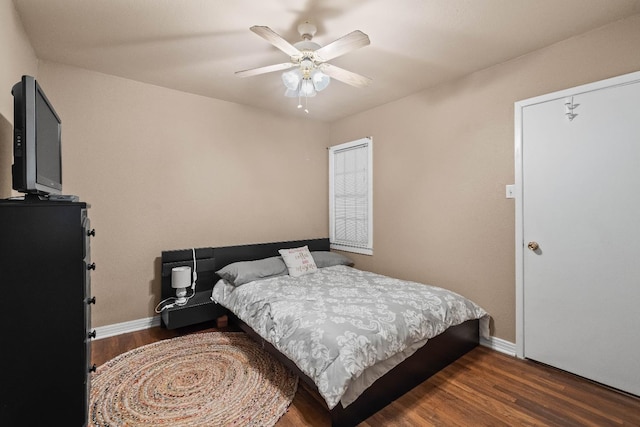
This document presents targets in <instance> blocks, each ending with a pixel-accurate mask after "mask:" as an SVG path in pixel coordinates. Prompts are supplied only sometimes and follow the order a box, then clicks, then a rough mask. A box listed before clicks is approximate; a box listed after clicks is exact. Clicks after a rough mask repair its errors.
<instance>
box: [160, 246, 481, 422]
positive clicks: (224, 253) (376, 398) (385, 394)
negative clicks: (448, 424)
mask: <svg viewBox="0 0 640 427" xmlns="http://www.w3.org/2000/svg"><path fill="white" fill-rule="evenodd" d="M305 245H306V246H308V247H309V250H311V251H328V250H329V239H326V238H324V239H311V240H296V241H286V242H273V243H259V244H253V245H240V246H225V247H211V248H197V249H196V262H197V264H198V265H197V266H198V290H199V292H205V293H206V292H208V293H209V294H210V292H211V289H212V288H213V285H214V284H215V283H216V282H217V281H218V279H219V277H218V276H217V275H216V274H215V271H217V270H219V269H221V268H222V267H224V266H226V265H228V264H231V263H233V262H237V261H251V260H256V259H262V258H267V257H271V256H277V255H279V254H278V249H290V248H296V247H300V246H305ZM162 259H163V262H162V276H163V281H162V286H163V287H165V286H169V287H170V286H171V284H170V282H168V283H167V282H166V280H165V278H166V276H167V275H165V274H164V273H165V271H168V272H170V270H171V267H173V266H176V265H192V264H193V262H192V252H191V249H183V250H177V251H165V252H163V253H162ZM169 280H170V279H169ZM229 317H230V319H231V321H232V322H235V323H236V324H237V325H238V326H239V327H240V328H241V329H242V330H243V331H245V332H246V333H247V334H248V335H249V336H251V337H252V338H253V339H255V340H256V341H258V342H259V343H261V344H262V345H263V347H264V348H265V349H266V350H268V351H269V352H270V353H271V354H273V355H274V356H275V357H276V358H277V359H278V360H280V361H281V362H282V363H283V364H284V365H285V366H287V367H288V368H289V369H291V371H293V372H295V373H296V374H297V375H298V376H299V378H300V379H301V380H302V381H304V382H305V384H306V385H307V386H308V388H310V389H311V390H314V391H315V392H317V387H316V385H315V384H314V382H313V381H312V380H311V378H309V377H308V376H307V375H305V374H304V373H303V372H302V371H300V369H299V368H298V367H297V366H296V365H295V363H293V362H292V361H291V360H290V359H288V358H287V357H286V356H284V355H283V354H282V353H280V352H279V351H278V350H277V349H276V348H275V347H273V346H272V345H271V344H270V343H268V342H266V341H264V340H263V339H262V338H261V337H260V336H259V335H258V334H257V333H256V332H255V331H254V330H253V329H251V328H250V327H249V326H248V325H247V324H245V323H244V322H242V321H241V320H240V319H238V318H237V317H236V316H234V315H233V314H230V315H229ZM478 343H479V325H478V320H469V321H467V322H465V323H463V324H461V325H458V326H454V327H451V328H449V329H447V330H446V331H445V332H443V333H442V334H440V335H438V336H436V337H434V338H432V339H430V340H429V341H427V343H426V344H425V345H424V346H423V347H421V348H420V349H418V350H417V351H416V352H415V353H414V354H413V355H411V356H410V357H408V358H407V359H406V360H404V361H403V362H402V363H400V364H399V365H398V366H396V367H395V368H393V369H392V370H391V371H389V372H387V374H385V375H384V376H382V377H381V378H379V379H378V380H377V381H376V382H375V383H373V384H372V385H371V386H370V387H369V388H368V389H367V390H365V392H364V393H363V394H362V395H361V396H360V397H359V398H358V399H357V400H356V401H355V402H353V403H352V404H350V405H349V406H347V407H346V408H343V407H342V404H340V403H338V405H336V406H335V407H334V408H333V409H332V410H330V414H331V424H332V426H355V425H356V424H358V423H360V422H362V421H364V420H365V419H367V418H368V417H369V416H371V415H373V414H374V413H376V412H378V411H379V410H380V409H382V408H384V407H385V406H386V405H388V404H389V403H391V402H393V401H394V400H396V399H397V398H398V397H400V396H402V395H403V394H405V393H406V392H408V391H409V390H411V389H412V388H414V387H415V386H417V385H418V384H420V383H422V382H423V381H425V380H426V379H427V378H429V377H430V376H432V375H433V374H435V373H436V372H438V371H440V370H442V369H443V368H444V367H446V366H447V365H449V364H451V363H452V362H454V361H455V360H457V359H459V358H460V357H462V356H463V355H464V354H466V353H468V352H469V351H471V350H472V349H473V348H475V347H476V346H477V345H478ZM319 401H320V399H319ZM320 402H321V403H323V404H324V401H320ZM324 406H325V407H327V406H326V404H324ZM327 410H329V409H328V407H327Z"/></svg>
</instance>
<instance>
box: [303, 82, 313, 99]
mask: <svg viewBox="0 0 640 427" xmlns="http://www.w3.org/2000/svg"><path fill="white" fill-rule="evenodd" d="M300 96H304V97H305V98H313V97H314V96H316V89H315V88H314V87H313V82H312V81H311V80H310V79H303V80H302V83H300Z"/></svg>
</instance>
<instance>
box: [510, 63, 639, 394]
mask: <svg viewBox="0 0 640 427" xmlns="http://www.w3.org/2000/svg"><path fill="white" fill-rule="evenodd" d="M612 84H613V86H611V85H612ZM572 107H573V109H572ZM516 110H517V111H519V112H518V113H517V114H516V117H517V120H518V119H519V120H520V121H521V141H519V144H520V146H519V147H518V141H517V142H516V145H517V147H516V151H517V152H519V153H518V154H519V155H521V171H520V173H518V172H517V175H520V178H521V181H520V188H519V192H518V195H519V198H520V199H519V202H520V203H521V205H520V210H519V211H518V212H519V213H518V215H521V216H520V218H519V220H518V221H517V222H518V227H521V229H520V230H519V236H520V241H519V245H521V246H522V249H521V250H520V252H519V256H520V257H519V259H518V261H519V263H520V265H518V266H517V268H518V269H521V271H519V277H520V278H521V284H519V286H522V288H521V289H520V292H521V293H520V297H521V303H522V312H521V316H522V317H521V318H520V319H519V320H520V322H521V323H520V326H519V327H521V328H522V330H521V331H520V332H521V335H522V337H521V338H523V344H522V347H520V350H521V351H522V354H521V355H523V356H524V357H526V358H530V359H533V360H537V361H540V362H543V363H546V364H549V365H552V366H555V367H558V368H560V369H563V370H566V371H569V372H572V373H575V374H578V375H580V376H583V377H586V378H589V379H592V380H595V381H598V382H601V383H603V384H606V385H609V386H612V387H615V388H618V389H621V390H624V391H627V392H630V393H633V394H636V395H640V73H634V74H632V75H627V76H626V77H625V76H622V78H617V79H609V80H607V81H605V82H604V83H603V82H600V83H596V84H593V85H585V86H581V87H579V88H575V89H574V90H569V91H562V92H558V93H556V94H551V95H548V96H545V97H538V98H534V99H532V100H528V101H521V102H519V103H516ZM571 113H573V114H575V116H574V117H573V118H571ZM518 116H519V117H518ZM518 125H519V124H518V123H516V127H517V126H518ZM529 244H530V246H531V247H528V245H529ZM519 346H520V344H519Z"/></svg>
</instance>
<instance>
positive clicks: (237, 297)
mask: <svg viewBox="0 0 640 427" xmlns="http://www.w3.org/2000/svg"><path fill="white" fill-rule="evenodd" d="M212 299H213V300H215V301H217V302H218V303H220V304H222V305H223V306H225V307H226V308H228V309H229V310H231V311H232V312H233V313H235V314H236V315H237V316H238V317H239V318H240V319H241V320H243V321H244V322H245V323H247V324H248V325H249V326H251V328H253V329H254V330H255V331H256V332H257V333H258V334H259V335H260V336H262V338H264V339H265V340H266V341H268V342H270V343H271V344H273V345H274V346H275V347H276V348H277V349H278V350H279V351H280V352H282V353H283V354H284V355H286V356H287V357H288V358H289V359H291V360H292V361H294V362H295V363H296V365H297V366H298V367H299V368H300V370H301V371H302V372H304V373H305V374H307V375H308V376H309V377H310V378H311V379H312V380H313V381H314V382H315V383H316V385H317V387H318V391H319V392H320V394H321V395H322V397H323V398H324V399H325V400H326V402H327V405H328V406H329V409H331V408H333V407H334V406H335V405H336V404H337V403H338V402H339V401H340V400H341V398H342V397H343V395H345V392H346V391H347V389H348V388H349V387H350V385H351V384H352V383H353V382H354V381H356V380H357V379H358V378H359V377H360V376H361V375H362V374H363V372H365V371H366V370H375V369H373V368H372V367H374V366H375V365H377V366H381V365H384V362H385V361H387V360H396V362H394V365H395V364H397V363H399V362H401V361H402V360H404V358H406V357H408V356H409V355H410V354H412V353H413V352H414V351H415V350H417V348H419V347H420V346H421V345H424V343H425V342H426V340H428V339H429V338H432V337H434V336H436V335H438V334H440V333H441V332H443V331H444V330H445V329H447V328H448V327H450V326H454V325H458V324H460V323H463V322H465V321H466V320H469V319H483V320H485V321H484V322H481V325H482V327H483V328H484V329H487V328H488V326H486V325H488V321H487V320H488V315H487V313H486V312H485V311H484V310H483V309H482V308H481V307H479V306H478V305H477V304H475V303H474V302H472V301H470V300H468V299H467V298H464V297H462V296H461V295H458V294H456V293H454V292H451V291H448V290H445V289H442V288H438V287H434V286H429V285H424V284H421V283H415V282H409V281H403V280H399V279H394V278H391V277H387V276H382V275H379V274H375V273H371V272H367V271H361V270H357V269H355V268H351V267H346V266H334V267H328V268H321V269H318V271H317V272H315V273H312V274H307V275H304V276H301V277H296V278H294V277H290V276H286V275H285V276H279V277H272V278H269V279H262V280H256V281H254V282H250V283H246V284H244V285H242V286H238V287H233V286H232V285H230V284H228V283H227V282H225V281H223V280H221V281H220V282H218V283H217V284H216V286H215V287H214V289H213V293H212ZM481 332H482V333H483V334H486V333H487V330H483V331H481ZM407 352H409V354H406V353H407ZM398 354H403V357H400V358H398V357H397V356H398ZM387 365H388V364H387ZM392 367H393V366H386V367H385V368H384V372H386V371H388V370H390V369H391V368H392ZM377 371H380V369H379V368H378V369H377ZM384 372H378V373H377V374H376V376H377V377H379V376H381V375H382V374H384ZM374 380H375V378H373V379H371V380H369V382H370V383H372V382H373V381H374ZM357 393H361V391H358V392H357ZM354 398H355V397H352V398H351V399H350V401H352V400H353V399H354ZM343 405H344V406H346V405H345V403H344V401H343Z"/></svg>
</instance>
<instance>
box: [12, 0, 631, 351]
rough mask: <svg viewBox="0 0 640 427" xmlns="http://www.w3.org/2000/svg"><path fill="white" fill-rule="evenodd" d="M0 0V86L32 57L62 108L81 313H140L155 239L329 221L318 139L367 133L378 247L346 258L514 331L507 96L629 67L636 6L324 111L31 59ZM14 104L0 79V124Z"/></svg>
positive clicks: (282, 229) (183, 242)
mask: <svg viewBox="0 0 640 427" xmlns="http://www.w3.org/2000/svg"><path fill="white" fill-rule="evenodd" d="M0 8H1V10H0V11H1V12H2V13H0V54H2V57H3V58H11V59H12V60H13V61H12V63H11V66H10V67H8V68H7V67H4V64H3V67H2V68H1V69H0V86H2V87H5V88H10V86H11V85H12V84H13V83H14V82H15V81H17V80H18V79H19V77H20V75H21V74H31V75H35V74H36V71H37V72H38V79H39V81H40V83H41V84H42V85H43V87H44V89H45V91H46V93H47V95H48V96H49V98H50V99H51V100H52V102H53V103H54V105H55V107H56V109H57V110H58V113H60V116H61V117H62V120H63V150H64V151H63V168H64V172H63V177H64V192H65V193H67V194H77V195H79V196H80V197H81V199H82V200H85V201H87V202H89V203H90V204H91V210H90V215H91V219H92V222H93V226H94V227H95V228H96V230H97V236H96V238H95V239H94V241H93V246H92V255H93V260H94V261H95V262H96V264H97V270H96V271H95V273H94V274H93V294H94V295H95V296H96V297H97V300H98V304H97V305H96V307H95V309H94V310H93V324H94V326H104V325H109V324H113V323H119V322H124V321H128V320H137V319H141V318H145V317H149V316H152V315H153V314H154V312H153V308H154V307H155V304H156V303H157V302H158V300H159V298H160V295H159V287H160V285H159V278H158V277H157V274H158V271H159V270H158V266H159V264H158V263H159V256H160V253H161V251H162V250H167V249H178V248H189V247H192V246H196V247H198V246H210V245H227V244H242V243H251V242H261V241H269V240H287V239H298V238H305V237H320V236H325V235H327V232H328V229H327V221H328V217H327V166H326V160H327V155H326V150H325V147H326V146H327V145H330V144H337V143H341V142H345V141H350V140H353V139H356V138H360V137H362V136H366V135H371V136H373V138H374V168H375V176H374V188H375V190H374V191H375V194H374V197H375V200H374V218H375V231H374V238H375V255H374V256H372V257H366V256H358V255H351V256H353V257H354V258H355V259H356V261H357V267H359V268H362V269H370V270H373V271H378V272H382V273H385V274H390V275H394V276H398V277H401V278H406V279H412V280H418V281H422V282H426V283H432V284H436V285H439V286H443V287H447V288H450V289H453V290H455V291H458V292H460V293H462V294H464V295H466V296H469V297H470V298H472V299H474V300H476V301H477V302H479V303H480V304H481V305H483V306H484V307H485V308H486V309H487V310H488V311H489V312H490V313H491V314H492V316H493V318H494V322H493V324H492V329H493V334H494V335H495V336H497V337H499V338H503V339H506V340H508V341H514V340H515V338H514V337H515V306H514V286H515V285H514V275H515V272H514V264H515V260H514V234H515V230H514V201H513V200H508V199H505V197H504V193H505V189H504V186H505V185H506V184H511V183H513V181H514V172H513V168H514V161H513V133H514V129H513V103H514V102H515V101H517V100H521V99H525V98H528V97H532V96H536V95H540V94H543V93H548V92H551V91H555V90H559V89H564V88H567V87H571V86H576V85H579V84H583V83H587V82H591V81H596V80H600V79H603V78H607V77H612V76H615V75H619V74H623V73H627V72H632V71H636V70H639V69H640V54H639V53H638V52H639V51H638V49H637V46H639V45H640V16H636V17H633V18H630V19H627V20H624V21H620V22H618V23H615V24H612V25H609V26H607V27H604V28H602V29H600V30H598V31H594V32H591V33H588V34H585V35H582V36H580V37H576V38H572V39H569V40H566V41H564V42H562V43H558V44H556V45H554V46H551V47H549V48H546V49H543V50H541V51H537V52H534V53H532V54H529V55H526V56H523V57H520V58H518V59H516V60H513V61H510V62H507V63H504V64H501V65H498V66H496V67H493V68H490V69H487V70H483V71H480V72H477V73H475V74H472V75H470V76H467V77H465V78H463V79H460V80H457V81H455V82H452V83H449V84H446V85H442V86H439V87H436V88H433V89H430V90H426V91H423V92H420V93H418V94H415V95H413V96H410V97H407V98H404V99H401V100H399V101H396V102H393V103H390V104H386V105H383V106H380V107H378V108H375V109H372V110H370V111H367V112H364V113H361V114H358V115H355V116H353V117H350V118H347V119H344V120H341V121H338V122H335V123H332V124H329V125H327V124H319V123H313V122H309V121H305V120H297V119H289V118H283V117H280V116H275V115H271V114H269V113H266V112H264V111H261V110H257V109H252V108H249V107H245V106H241V105H237V104H232V103H227V102H224V101H219V100H215V99H208V98H204V97H199V96H195V95H191V94H186V93H181V92H177V91H172V90H168V89H163V88H160V87H156V86H151V85H146V84H142V83H137V82H133V81H130V80H126V79H121V78H117V77H113V76H107V75H103V74H99V73H94V72H89V71H86V70H81V69H78V68H74V67H68V66H64V65H60V64H55V63H50V62H42V63H40V64H39V68H38V69H36V67H37V60H36V59H35V56H34V55H33V53H32V52H31V51H30V46H29V43H28V40H27V39H26V37H25V36H24V32H23V30H22V28H21V26H20V25H19V21H18V20H17V17H16V15H15V11H14V10H13V5H12V3H11V2H10V1H8V0H0ZM5 12H6V13H5ZM25 46H26V48H25ZM12 111H13V106H12V97H11V95H10V93H9V92H8V91H7V90H5V91H4V92H0V114H1V115H2V116H4V117H5V118H4V121H3V123H0V135H2V134H5V133H7V129H10V123H9V121H8V120H7V118H9V120H12ZM3 129H4V130H3ZM1 143H3V140H2V137H1V136H0V144H1ZM9 143H10V142H9ZM1 147H2V145H0V148H1ZM2 155H3V152H2V151H0V156H2ZM0 161H1V162H2V164H1V165H0V166H1V169H2V170H3V171H6V164H7V158H5V157H0ZM10 163H11V160H10V159H9V162H8V164H9V165H10ZM3 173H4V172H3ZM1 185H3V184H2V179H1V178H0V197H2V196H3V195H2V193H1V191H2V187H1ZM4 185H5V186H6V183H5V184H4ZM9 186H10V183H9Z"/></svg>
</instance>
